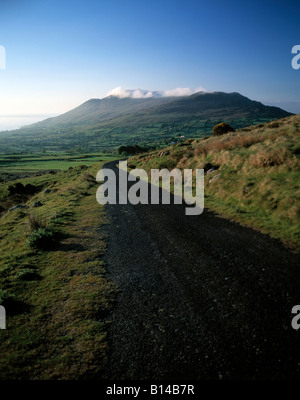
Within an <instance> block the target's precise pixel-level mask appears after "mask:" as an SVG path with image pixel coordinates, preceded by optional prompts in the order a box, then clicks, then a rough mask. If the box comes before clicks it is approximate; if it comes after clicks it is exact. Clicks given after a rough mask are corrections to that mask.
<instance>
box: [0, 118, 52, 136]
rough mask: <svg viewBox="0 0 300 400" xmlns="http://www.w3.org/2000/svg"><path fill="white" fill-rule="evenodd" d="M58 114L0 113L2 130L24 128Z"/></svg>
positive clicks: (0, 127) (0, 129) (0, 128)
mask: <svg viewBox="0 0 300 400" xmlns="http://www.w3.org/2000/svg"><path fill="white" fill-rule="evenodd" d="M56 115H57V114H35V115H34V114H28V115H0V132H1V131H10V130H14V129H19V128H22V127H23V126H26V125H31V124H34V123H35V122H39V121H42V120H44V119H46V118H50V117H55V116H56Z"/></svg>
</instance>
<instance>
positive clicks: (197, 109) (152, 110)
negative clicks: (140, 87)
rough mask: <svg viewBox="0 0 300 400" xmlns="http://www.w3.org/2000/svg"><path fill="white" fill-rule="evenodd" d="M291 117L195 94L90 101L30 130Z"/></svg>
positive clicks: (230, 96)
mask: <svg viewBox="0 0 300 400" xmlns="http://www.w3.org/2000/svg"><path fill="white" fill-rule="evenodd" d="M288 115H291V114H290V113H288V112H286V111H284V110H282V109H280V108H277V107H270V106H265V105H263V104H262V103H259V102H257V101H253V100H250V99H248V98H247V97H245V96H242V95H241V94H239V93H223V92H213V93H205V92H199V93H196V94H193V95H191V96H183V97H179V98H176V97H161V98H157V97H152V98H142V99H134V98H119V97H116V96H109V97H105V98H104V99H91V100H88V101H87V102H85V103H83V104H82V105H80V106H79V107H76V108H74V109H73V110H71V111H69V112H67V113H65V114H62V115H60V116H58V117H54V118H49V119H47V120H44V121H41V122H38V123H37V124H34V126H36V127H39V128H41V127H42V128H43V127H63V126H68V125H70V124H72V125H73V126H74V125H103V124H104V125H106V124H118V123H122V126H130V125H139V124H148V123H167V122H170V121H178V120H180V121H184V120H189V119H191V118H192V119H194V118H201V119H203V118H205V119H209V118H221V119H233V118H256V119H257V118H266V119H276V118H281V117H285V116H288Z"/></svg>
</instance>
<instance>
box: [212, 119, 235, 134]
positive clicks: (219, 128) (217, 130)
mask: <svg viewBox="0 0 300 400" xmlns="http://www.w3.org/2000/svg"><path fill="white" fill-rule="evenodd" d="M228 132H234V129H233V128H232V127H231V126H230V125H229V124H227V123H226V122H221V123H220V124H218V125H215V126H214V127H213V134H214V135H215V136H217V135H224V134H225V133H228Z"/></svg>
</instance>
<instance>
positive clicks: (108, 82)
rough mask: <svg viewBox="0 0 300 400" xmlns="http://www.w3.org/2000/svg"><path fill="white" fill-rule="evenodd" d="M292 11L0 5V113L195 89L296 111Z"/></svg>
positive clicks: (126, 1)
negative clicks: (0, 66) (132, 92)
mask: <svg viewBox="0 0 300 400" xmlns="http://www.w3.org/2000/svg"><path fill="white" fill-rule="evenodd" d="M299 21H300V4H299V2H296V1H286V2H284V1H281V0H273V1H272V0H269V1H265V0H261V1H257V0H252V1H251V2H248V3H245V2H242V1H233V0H227V1H220V0H211V1H201V0H98V1H96V0H73V1H65V0H59V1H57V0H51V1H50V0H39V1H37V0H0V45H2V46H4V47H5V49H6V69H5V70H0V115H4V114H39V113H41V114H46V113H49V114H53V113H62V112H65V111H67V110H69V109H71V108H73V107H75V106H77V105H79V104H80V103H82V102H84V101H86V100H88V99H90V98H102V97H105V96H106V95H107V93H108V92H109V91H110V90H112V89H113V88H115V87H118V86H121V87H123V88H126V89H135V88H142V89H148V90H169V89H174V88H178V87H180V88H191V89H195V88H198V87H204V88H206V89H207V90H219V91H225V92H233V91H236V92H240V93H241V94H243V95H245V96H247V97H250V98H251V99H255V100H259V101H262V102H263V103H266V104H270V103H278V104H279V105H281V106H283V107H285V108H286V109H287V108H289V109H290V110H291V111H294V112H300V69H299V70H294V69H292V67H291V60H292V57H293V55H292V54H291V49H292V47H293V46H294V45H300V22H299Z"/></svg>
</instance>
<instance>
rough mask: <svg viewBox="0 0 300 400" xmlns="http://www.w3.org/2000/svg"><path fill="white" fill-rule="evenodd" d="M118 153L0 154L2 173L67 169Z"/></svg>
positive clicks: (110, 157) (107, 159)
mask: <svg viewBox="0 0 300 400" xmlns="http://www.w3.org/2000/svg"><path fill="white" fill-rule="evenodd" d="M116 157H117V156H116V154H109V153H93V154H72V155H70V154H49V155H46V154H44V153H37V154H15V155H13V154H10V155H0V175H3V174H6V173H9V174H13V173H14V174H18V173H23V174H24V173H30V174H32V173H37V172H41V171H50V170H53V171H58V170H67V169H68V168H70V167H76V166H79V165H87V166H90V165H93V164H95V163H100V162H101V163H103V162H105V161H109V160H111V159H112V158H113V159H115V158H116Z"/></svg>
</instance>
